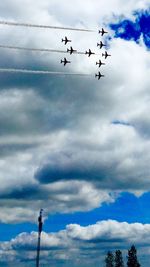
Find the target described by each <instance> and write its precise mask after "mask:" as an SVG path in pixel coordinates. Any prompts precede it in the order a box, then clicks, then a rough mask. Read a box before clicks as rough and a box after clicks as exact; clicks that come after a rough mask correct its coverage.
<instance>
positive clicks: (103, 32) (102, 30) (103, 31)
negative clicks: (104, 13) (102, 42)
mask: <svg viewBox="0 0 150 267" xmlns="http://www.w3.org/2000/svg"><path fill="white" fill-rule="evenodd" d="M98 33H101V36H103V35H104V34H105V33H108V32H106V31H105V30H104V29H103V28H102V29H101V30H99V31H98Z"/></svg>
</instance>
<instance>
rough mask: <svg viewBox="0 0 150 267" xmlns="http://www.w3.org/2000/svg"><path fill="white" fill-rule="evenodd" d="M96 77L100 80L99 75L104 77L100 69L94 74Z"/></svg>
mask: <svg viewBox="0 0 150 267" xmlns="http://www.w3.org/2000/svg"><path fill="white" fill-rule="evenodd" d="M96 77H97V78H98V80H100V78H101V77H105V75H103V74H101V73H100V71H99V72H98V74H95V78H96Z"/></svg>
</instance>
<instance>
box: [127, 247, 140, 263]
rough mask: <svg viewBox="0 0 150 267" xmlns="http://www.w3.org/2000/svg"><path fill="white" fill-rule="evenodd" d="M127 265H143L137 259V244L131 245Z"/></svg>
mask: <svg viewBox="0 0 150 267" xmlns="http://www.w3.org/2000/svg"><path fill="white" fill-rule="evenodd" d="M127 259H128V260H127V266H128V267H140V266H141V265H140V264H139V262H138V259H137V251H136V248H135V246H134V245H133V246H131V248H130V249H129V250H128V257H127Z"/></svg>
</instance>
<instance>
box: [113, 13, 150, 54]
mask: <svg viewBox="0 0 150 267" xmlns="http://www.w3.org/2000/svg"><path fill="white" fill-rule="evenodd" d="M149 24H150V15H149V10H146V11H140V12H138V11H135V12H134V19H133V20H130V19H126V18H123V19H121V21H119V23H115V24H113V23H112V24H110V27H111V29H112V30H114V31H115V38H122V39H125V40H129V41H130V40H134V41H135V42H137V43H139V42H140V38H141V36H142V38H143V41H144V43H145V45H146V47H147V48H148V49H149V48H150V32H149V26H148V25H149Z"/></svg>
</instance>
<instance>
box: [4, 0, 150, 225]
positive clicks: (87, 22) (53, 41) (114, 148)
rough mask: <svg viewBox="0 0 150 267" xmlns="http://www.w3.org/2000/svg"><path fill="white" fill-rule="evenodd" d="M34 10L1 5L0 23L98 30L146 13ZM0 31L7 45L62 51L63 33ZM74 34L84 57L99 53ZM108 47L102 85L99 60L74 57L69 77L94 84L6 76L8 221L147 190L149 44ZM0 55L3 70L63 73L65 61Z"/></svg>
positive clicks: (102, 6) (88, 39)
mask: <svg viewBox="0 0 150 267" xmlns="http://www.w3.org/2000/svg"><path fill="white" fill-rule="evenodd" d="M29 2H30V4H28V2H26V3H25V5H24V8H22V5H23V3H24V2H23V1H13V3H12V2H10V1H5V3H1V4H0V9H1V10H2V12H3V16H2V15H1V19H3V20H13V21H21V22H28V21H29V22H31V23H32V22H33V23H42V24H50V25H60V26H65V25H67V26H68V25H69V26H73V27H79V26H80V27H83V28H84V27H85V28H94V29H96V30H97V29H98V25H99V24H100V25H101V24H102V25H103V24H107V23H108V22H110V21H111V22H112V18H113V20H116V19H118V16H119V17H120V16H122V15H126V16H127V17H132V13H133V11H134V10H138V9H140V8H141V9H142V8H146V7H147V5H148V1H132V2H131V1H127V2H126V5H122V2H121V1H119V0H114V1H111V3H110V1H109V3H108V1H105V3H104V1H87V2H86V4H85V3H81V1H77V4H76V5H74V3H73V2H70V1H65V3H63V4H62V3H61V2H60V1H51V3H49V1H44V2H41V1H36V4H35V1H29ZM114 15H115V16H116V17H115V18H114ZM31 17H32V19H31ZM104 18H105V19H104ZM0 29H1V40H2V42H3V44H10V45H11V44H12V45H15V44H16V43H17V45H22V46H27V47H31V44H32V46H33V47H50V48H57V49H63V48H62V43H61V42H60V40H61V38H62V37H63V36H64V35H66V32H61V33H60V32H58V31H57V32H56V31H46V30H42V31H40V30H37V29H22V28H19V27H18V28H17V27H4V26H1V27H0ZM68 35H69V37H70V38H71V39H72V40H73V42H74V44H75V45H76V48H77V49H78V50H82V51H85V49H88V48H89V47H91V49H94V51H97V53H100V52H99V51H98V50H95V49H96V48H95V47H96V42H97V39H98V37H97V33H85V34H84V38H83V33H79V32H71V33H70V32H68ZM111 35H112V36H113V33H111ZM112 36H111V37H112ZM109 45H110V51H111V54H112V57H111V59H110V60H108V64H106V66H105V68H104V69H103V72H104V74H105V75H106V78H105V79H103V80H101V81H100V82H99V81H97V80H95V79H94V73H95V71H97V69H95V59H99V56H95V57H94V58H93V59H92V58H91V59H90V58H86V57H84V56H83V55H73V56H72V58H71V57H70V58H71V60H72V65H71V66H67V67H66V71H67V72H68V71H71V72H72V71H73V72H83V73H84V72H86V73H87V72H88V73H91V74H92V75H91V77H85V78H83V77H82V78H81V77H72V76H69V77H68V76H67V77H57V79H56V77H37V76H33V75H31V76H28V75H18V74H17V75H16V74H13V75H11V74H7V75H6V74H0V77H1V87H0V124H1V127H0V148H1V149H0V167H1V175H0V179H1V189H0V192H1V203H2V212H1V220H2V221H3V222H12V221H15V222H16V221H25V220H29V221H30V220H32V218H33V217H34V215H35V213H36V212H37V211H38V210H39V209H40V208H41V207H45V208H46V209H47V211H48V213H49V212H54V210H55V211H58V212H69V211H77V210H89V209H92V208H95V207H98V206H99V205H101V204H102V203H103V202H105V201H106V202H109V201H113V200H114V199H115V197H114V195H113V194H112V193H111V191H113V190H121V191H123V190H132V191H134V190H146V191H147V190H149V188H150V184H149V147H150V143H149V139H148V137H149V117H148V115H147V114H149V90H148V89H149V77H150V76H149V72H150V69H149V66H150V60H149V55H148V51H147V50H146V48H145V46H144V44H143V43H142V42H141V44H140V45H138V44H136V43H134V42H127V41H125V40H119V39H118V40H116V39H114V40H113V39H112V41H111V42H110V44H109ZM0 55H1V66H2V67H22V68H24V67H25V68H34V69H50V70H59V71H62V66H60V64H59V61H60V58H61V57H60V55H59V54H37V53H30V54H29V52H28V53H23V52H20V51H16V52H12V51H8V50H1V52H0ZM61 56H62V55H61ZM81 57H82V58H81ZM63 71H64V69H63ZM116 122H117V123H116ZM49 207H50V208H49ZM52 207H53V208H52ZM10 211H11V212H10ZM12 211H13V212H12Z"/></svg>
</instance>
